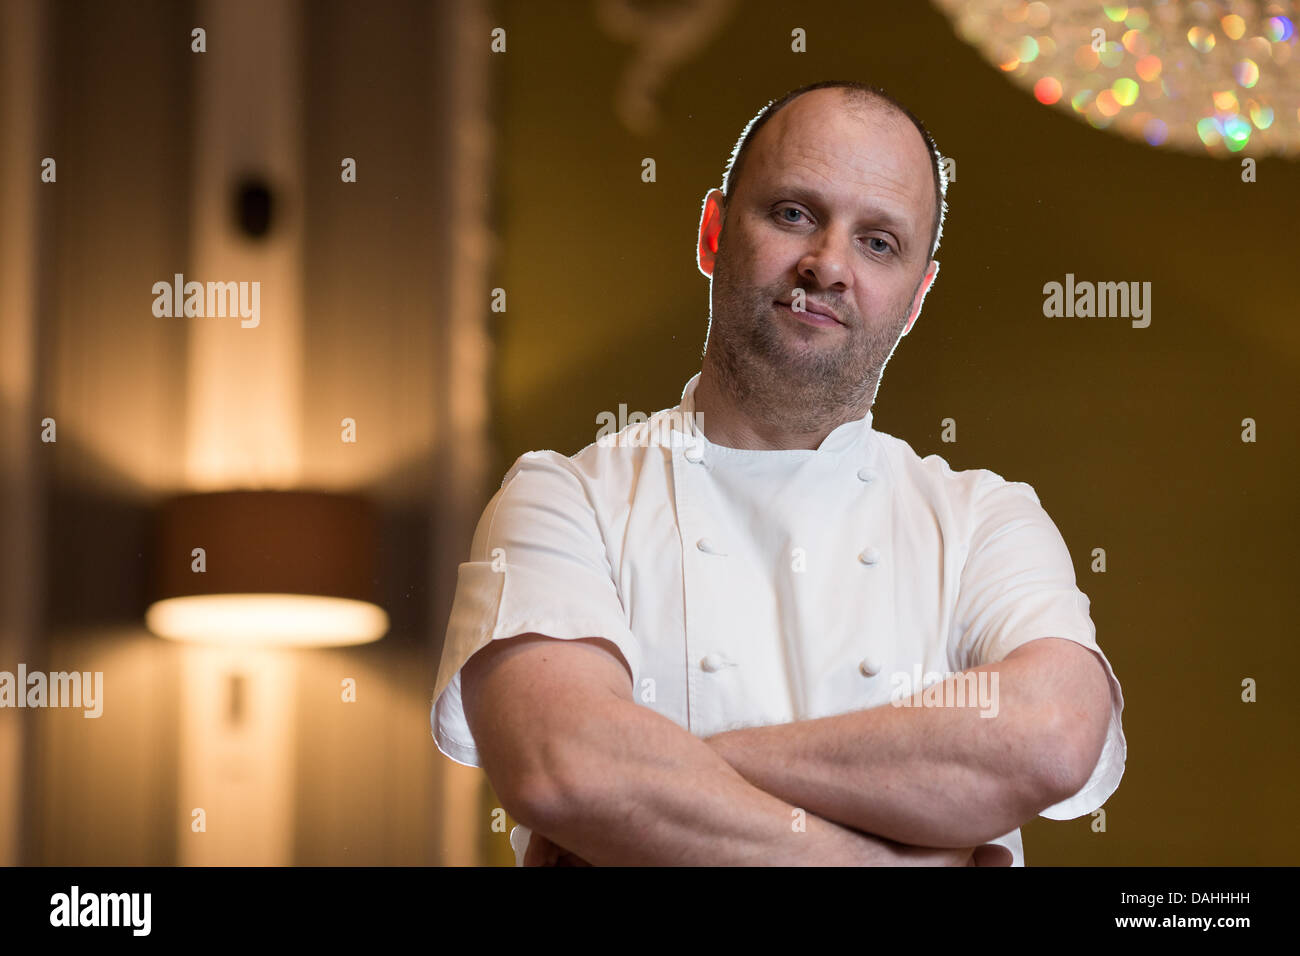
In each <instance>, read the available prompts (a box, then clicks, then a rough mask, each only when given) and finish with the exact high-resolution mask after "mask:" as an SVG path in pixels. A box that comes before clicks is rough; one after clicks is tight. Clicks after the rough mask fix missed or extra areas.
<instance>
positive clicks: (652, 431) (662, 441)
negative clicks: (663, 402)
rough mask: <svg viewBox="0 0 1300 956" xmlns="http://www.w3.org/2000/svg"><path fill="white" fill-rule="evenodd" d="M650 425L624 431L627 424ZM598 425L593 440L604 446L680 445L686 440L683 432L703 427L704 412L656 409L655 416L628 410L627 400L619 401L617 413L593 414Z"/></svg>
mask: <svg viewBox="0 0 1300 956" xmlns="http://www.w3.org/2000/svg"><path fill="white" fill-rule="evenodd" d="M647 422H649V423H650V427H649V428H645V429H636V430H633V431H631V432H627V428H628V426H630V425H644V424H646V423H647ZM596 424H597V425H599V426H600V429H599V430H598V431H597V432H596V444H597V445H599V446H601V447H603V448H610V447H619V448H624V447H638V448H660V447H663V448H681V447H684V446H685V445H687V444H689V442H688V440H687V438H686V436H687V435H689V434H691V432H692V430H693V431H695V432H697V433H698V432H703V430H704V413H703V412H694V413H690V412H683V411H681V410H680V409H672V410H671V411H666V412H663V413H658V417H657V418H656V417H655V416H653V415H647V414H646V413H645V412H632V413H631V414H629V413H628V410H627V403H626V402H620V403H619V406H618V413H617V414H615V413H614V412H608V411H606V412H601V413H600V414H599V415H597V416H596Z"/></svg>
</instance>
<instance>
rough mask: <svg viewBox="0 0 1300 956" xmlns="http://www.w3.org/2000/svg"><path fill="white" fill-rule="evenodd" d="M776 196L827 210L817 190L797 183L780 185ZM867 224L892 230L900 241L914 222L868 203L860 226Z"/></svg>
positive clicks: (774, 190)
mask: <svg viewBox="0 0 1300 956" xmlns="http://www.w3.org/2000/svg"><path fill="white" fill-rule="evenodd" d="M771 192H772V194H773V195H774V196H776V195H781V196H788V197H789V198H791V199H797V200H799V201H800V202H803V203H806V204H807V205H810V206H816V207H818V208H819V209H821V208H825V205H826V203H825V199H824V198H823V197H822V195H821V194H820V193H818V192H817V191H816V190H813V189H809V188H807V187H806V186H801V185H799V184H797V183H778V184H776V185H775V186H773V187H772V190H771ZM867 222H871V223H872V224H879V225H881V226H884V227H885V228H886V229H891V230H893V231H894V232H895V233H897V234H898V236H899V238H900V240H901V239H903V238H905V237H907V236H908V235H909V234H910V229H911V225H912V222H911V220H910V219H908V218H907V217H905V216H903V215H902V214H900V213H898V212H895V211H894V210H893V209H892V208H890V207H889V206H883V205H880V204H879V203H875V202H868V203H867V204H866V206H865V208H864V211H863V213H862V217H861V220H860V221H859V225H865V224H866V223H867Z"/></svg>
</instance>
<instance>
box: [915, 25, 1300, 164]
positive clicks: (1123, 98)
mask: <svg viewBox="0 0 1300 956" xmlns="http://www.w3.org/2000/svg"><path fill="white" fill-rule="evenodd" d="M935 3H936V5H937V6H938V7H939V8H940V9H941V10H942V11H943V12H944V13H945V14H946V15H947V16H948V18H949V19H950V20H951V21H952V22H953V25H954V27H955V29H956V31H957V35H958V36H959V37H961V39H962V40H964V41H965V42H967V43H969V44H971V45H972V46H974V47H975V48H976V49H978V50H979V51H980V53H981V54H982V55H983V56H984V57H985V58H986V59H987V60H989V61H990V62H991V63H992V64H993V65H994V66H996V67H997V68H998V69H999V70H1000V71H1001V72H1003V73H1005V74H1006V75H1007V76H1009V77H1011V79H1012V80H1013V81H1014V82H1015V83H1016V84H1017V85H1019V86H1021V87H1023V88H1024V89H1026V90H1027V91H1029V92H1031V93H1032V94H1033V96H1034V98H1035V99H1037V100H1038V102H1039V103H1042V104H1044V105H1045V106H1049V107H1052V108H1055V109H1060V110H1062V111H1063V112H1066V113H1070V114H1071V115H1073V116H1075V117H1076V118H1078V119H1081V120H1083V121H1085V122H1087V123H1089V124H1090V125H1091V126H1092V127H1093V128H1095V129H1108V130H1111V131H1112V132H1117V133H1120V134H1121V135H1124V136H1126V137H1129V138H1131V139H1135V140H1140V141H1142V142H1145V143H1147V144H1149V145H1151V146H1157V147H1165V148H1173V149H1181V150H1187V151H1190V152H1196V153H1201V154H1205V153H1207V152H1208V153H1209V154H1210V155H1213V156H1226V155H1231V154H1233V153H1241V152H1243V151H1244V153H1245V154H1246V155H1250V156H1263V155H1266V154H1274V155H1281V156H1296V155H1300V54H1297V51H1296V44H1297V37H1296V11H1295V5H1294V4H1293V3H1291V2H1289V0H1286V2H1284V0H1274V2H1247V0H1221V2H1215V0H1194V2H1186V3H1178V2H1171V0H1148V2H1146V3H1141V4H1123V3H1098V2H1086V0H1054V2H1051V3H1043V2H1032V3H1030V2H1024V0H935Z"/></svg>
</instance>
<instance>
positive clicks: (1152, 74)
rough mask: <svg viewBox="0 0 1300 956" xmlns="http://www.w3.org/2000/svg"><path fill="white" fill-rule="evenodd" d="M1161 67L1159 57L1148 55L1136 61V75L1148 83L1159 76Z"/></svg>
mask: <svg viewBox="0 0 1300 956" xmlns="http://www.w3.org/2000/svg"><path fill="white" fill-rule="evenodd" d="M1161 65H1162V64H1161V63H1160V57H1158V56H1155V55H1154V54H1148V55H1147V56H1144V57H1142V59H1140V60H1138V61H1137V67H1136V69H1137V75H1138V76H1140V77H1142V79H1144V80H1146V81H1147V82H1148V83H1150V82H1152V81H1153V80H1155V78H1156V77H1158V76H1159V75H1160V68H1161Z"/></svg>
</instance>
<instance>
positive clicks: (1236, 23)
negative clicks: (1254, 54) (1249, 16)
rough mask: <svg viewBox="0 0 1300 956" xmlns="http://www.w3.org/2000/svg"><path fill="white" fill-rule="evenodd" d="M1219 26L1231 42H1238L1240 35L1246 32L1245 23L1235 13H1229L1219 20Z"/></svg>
mask: <svg viewBox="0 0 1300 956" xmlns="http://www.w3.org/2000/svg"><path fill="white" fill-rule="evenodd" d="M1219 26H1221V27H1223V32H1224V33H1225V34H1226V35H1227V36H1228V38H1229V39H1231V40H1240V39H1241V37H1242V34H1244V33H1245V32H1246V21H1245V20H1243V19H1242V18H1241V17H1239V16H1237V15H1236V14H1235V13H1230V14H1228V15H1227V16H1226V17H1224V18H1223V19H1221V20H1220V21H1219Z"/></svg>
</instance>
